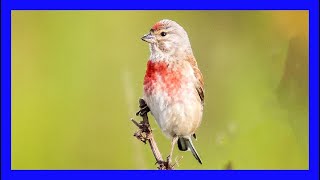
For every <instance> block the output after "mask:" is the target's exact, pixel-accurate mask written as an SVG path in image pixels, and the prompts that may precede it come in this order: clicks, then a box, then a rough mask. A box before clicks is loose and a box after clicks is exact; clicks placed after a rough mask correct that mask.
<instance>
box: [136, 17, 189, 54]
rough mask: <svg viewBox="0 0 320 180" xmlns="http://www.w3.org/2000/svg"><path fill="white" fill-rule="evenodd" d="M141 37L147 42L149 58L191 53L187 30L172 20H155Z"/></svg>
mask: <svg viewBox="0 0 320 180" xmlns="http://www.w3.org/2000/svg"><path fill="white" fill-rule="evenodd" d="M141 39H142V40H143V41H146V42H147V43H149V46H150V51H151V58H155V59H157V58H167V59H170V58H172V57H181V55H183V54H189V53H192V50H191V45H190V42H189V38H188V34H187V32H186V31H185V30H184V29H183V28H182V27H181V26H180V25H179V24H178V23H176V22H175V21H172V20H168V19H163V20H161V21H159V22H157V23H156V24H154V25H153V26H152V28H151V29H150V31H149V33H148V34H145V35H144V36H143V37H142V38H141Z"/></svg>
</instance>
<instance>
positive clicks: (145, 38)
mask: <svg viewBox="0 0 320 180" xmlns="http://www.w3.org/2000/svg"><path fill="white" fill-rule="evenodd" d="M141 39H142V40H143V41H145V42H147V43H154V42H155V41H156V37H155V36H154V35H152V34H151V33H149V34H145V35H144V36H142V38H141Z"/></svg>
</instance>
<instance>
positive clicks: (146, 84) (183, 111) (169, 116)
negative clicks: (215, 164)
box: [141, 19, 204, 164]
mask: <svg viewBox="0 0 320 180" xmlns="http://www.w3.org/2000/svg"><path fill="white" fill-rule="evenodd" d="M141 39H142V40H143V41H145V42H147V43H148V44H149V49H150V57H149V59H148V61H147V67H146V72H145V76H144V81H143V100H144V101H145V102H146V105H147V107H148V109H149V110H150V112H151V114H152V115H153V117H154V119H155V120H156V123H157V125H158V126H159V127H160V129H161V131H162V133H163V134H164V135H165V136H166V137H167V138H169V139H171V149H170V154H169V156H168V158H167V159H168V162H171V157H172V155H173V151H174V147H175V145H176V144H177V145H178V148H179V150H180V151H191V152H192V154H193V156H194V157H195V159H196V160H197V161H198V162H199V163H200V164H202V160H201V158H200V156H199V154H198V152H197V150H196V149H195V147H194V145H193V143H192V138H194V139H196V134H195V133H196V130H197V129H198V128H199V126H200V124H201V121H202V116H203V109H204V80H203V76H202V73H201V71H200V69H199V67H198V64H197V61H196V58H195V57H194V54H193V51H192V48H191V44H190V41H189V37H188V34H187V32H186V31H185V29H184V28H183V27H182V26H181V25H179V24H178V23H177V22H175V21H173V20H170V19H162V20H160V21H158V22H156V23H155V24H154V25H153V26H152V27H151V29H150V31H149V32H148V33H147V34H145V35H143V37H141Z"/></svg>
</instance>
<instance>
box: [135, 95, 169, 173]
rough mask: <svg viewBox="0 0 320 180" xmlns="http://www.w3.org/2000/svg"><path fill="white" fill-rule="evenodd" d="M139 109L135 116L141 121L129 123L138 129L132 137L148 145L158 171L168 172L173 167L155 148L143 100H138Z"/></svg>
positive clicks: (156, 147) (146, 107) (147, 109)
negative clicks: (140, 118)
mask: <svg viewBox="0 0 320 180" xmlns="http://www.w3.org/2000/svg"><path fill="white" fill-rule="evenodd" d="M139 107H140V110H139V111H138V112H137V113H136V115H137V116H141V117H142V121H140V122H139V123H138V122H137V121H135V120H134V119H132V118H131V121H132V122H133V123H134V124H135V125H136V126H137V127H138V128H139V130H138V131H136V132H135V133H134V136H135V137H136V138H137V139H139V140H140V141H142V142H143V143H145V144H146V143H147V142H148V144H149V145H150V148H151V151H152V153H153V155H154V157H155V159H156V164H157V167H158V169H160V170H169V169H173V166H171V165H169V163H168V161H164V160H163V158H162V155H161V153H160V150H159V148H158V146H157V143H156V140H155V139H154V137H153V134H152V129H151V126H150V123H149V119H148V112H149V111H150V110H149V107H148V106H147V104H146V103H145V101H144V100H143V99H139Z"/></svg>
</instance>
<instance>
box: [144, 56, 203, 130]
mask: <svg viewBox="0 0 320 180" xmlns="http://www.w3.org/2000/svg"><path fill="white" fill-rule="evenodd" d="M194 81H195V77H194V73H193V70H192V68H191V66H190V65H189V64H169V63H166V62H152V61H149V62H148V65H147V70H146V74H145V78H144V99H145V101H146V103H147V104H148V106H149V108H150V110H151V112H152V114H153V116H154V117H155V119H156V121H157V122H158V124H159V126H160V127H161V129H162V130H163V132H165V134H167V135H168V136H172V135H173V134H179V135H187V134H190V133H192V132H193V131H194V130H195V129H196V128H197V127H198V124H199V122H200V121H201V116H202V110H201V103H200V100H199V97H198V95H197V93H196V89H195V86H194Z"/></svg>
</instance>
